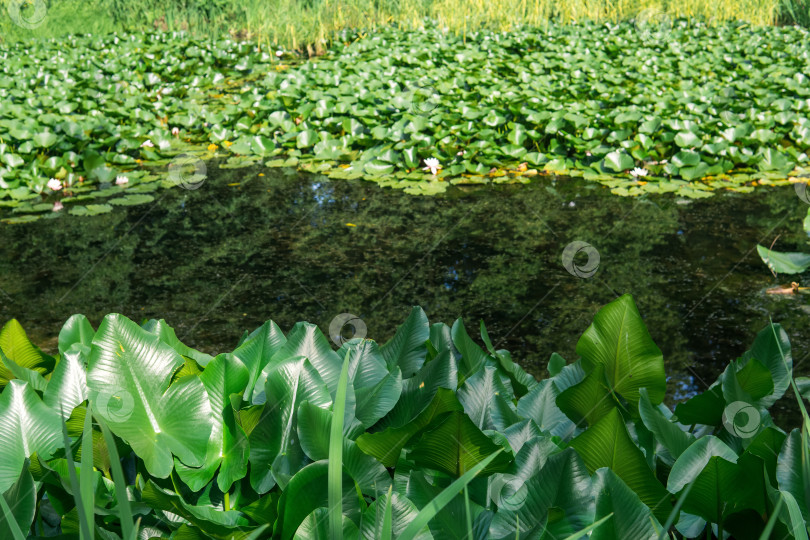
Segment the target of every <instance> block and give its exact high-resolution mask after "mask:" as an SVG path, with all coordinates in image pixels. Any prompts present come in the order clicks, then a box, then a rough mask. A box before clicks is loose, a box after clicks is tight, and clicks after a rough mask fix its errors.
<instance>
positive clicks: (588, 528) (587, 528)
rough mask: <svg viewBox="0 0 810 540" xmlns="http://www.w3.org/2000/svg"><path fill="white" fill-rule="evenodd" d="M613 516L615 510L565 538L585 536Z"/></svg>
mask: <svg viewBox="0 0 810 540" xmlns="http://www.w3.org/2000/svg"><path fill="white" fill-rule="evenodd" d="M612 517H613V512H611V513H609V514H608V515H606V516H605V517H603V518H602V519H600V520H599V521H596V522H594V523H591V524H590V525H588V526H587V527H585V528H584V529H582V530H581V531H579V532H576V533H574V534H572V535H571V536H569V537H567V538H565V540H577V539H578V538H582V537H583V536H585V535H586V534H588V533H589V532H591V531H592V530H594V529H595V528H597V527H598V526H599V525H601V524H602V523H604V522H606V521H607V520H609V519H610V518H612Z"/></svg>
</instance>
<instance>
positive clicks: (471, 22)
mask: <svg viewBox="0 0 810 540" xmlns="http://www.w3.org/2000/svg"><path fill="white" fill-rule="evenodd" d="M0 1H2V3H4V4H5V5H6V6H7V7H8V6H11V8H12V9H11V10H10V11H12V12H14V13H17V12H20V13H22V16H23V17H26V14H27V16H29V17H30V16H34V17H35V18H36V28H25V27H21V26H19V25H15V24H13V22H12V20H11V19H12V17H11V16H10V15H9V13H3V16H2V17H0V36H3V38H4V39H6V40H17V39H25V38H27V37H30V36H39V37H53V36H58V35H64V34H69V33H76V32H80V33H86V32H93V33H99V32H108V31H112V30H118V31H140V30H148V29H158V30H168V31H175V30H182V31H190V32H192V33H194V34H197V35H208V36H210V35H222V34H223V33H230V34H232V35H236V36H239V37H249V38H252V39H256V40H258V41H261V42H264V43H267V44H272V45H279V46H284V47H288V48H296V49H298V48H300V49H305V50H306V49H308V50H309V52H316V51H323V50H324V49H325V48H326V46H327V45H328V43H329V42H331V41H332V40H333V39H334V37H335V35H336V32H339V31H340V30H343V29H346V28H361V29H371V28H375V27H379V26H381V25H388V24H392V23H393V24H394V25H396V26H399V27H402V28H406V29H415V28H422V27H423V26H424V25H425V20H426V19H428V20H431V21H434V23H435V24H436V25H437V26H438V27H440V28H447V29H448V30H449V31H451V32H453V33H457V34H465V33H467V32H470V31H474V30H477V29H481V28H487V29H490V30H497V31H502V30H512V29H515V28H518V27H521V26H526V25H528V26H543V25H546V24H547V23H549V22H556V23H570V22H583V21H592V22H605V21H610V22H614V23H615V22H618V21H622V20H630V19H633V20H635V21H637V23H640V24H646V23H648V22H651V23H661V24H664V25H669V24H671V21H672V20H673V19H676V18H682V17H683V18H697V19H701V20H704V21H707V22H711V23H721V22H725V21H743V22H747V23H751V24H755V25H770V24H794V23H795V24H800V25H807V24H808V22H810V2H808V0H486V1H484V0H341V1H335V0H244V1H242V2H230V1H225V0H110V1H104V2H102V1H101V0H90V1H80V0H0ZM43 8H44V11H45V13H46V16H45V17H44V18H40V17H39V16H38V15H33V14H36V13H41V10H43ZM38 10H40V11H38ZM434 23H430V24H434ZM23 26H34V25H23Z"/></svg>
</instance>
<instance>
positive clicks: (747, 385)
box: [727, 358, 774, 401]
mask: <svg viewBox="0 0 810 540" xmlns="http://www.w3.org/2000/svg"><path fill="white" fill-rule="evenodd" d="M742 363H743V362H742V361H740V362H734V363H733V364H734V365H735V367H736V365H737V364H742ZM732 373H733V372H732ZM734 375H735V376H736V378H737V383H738V384H739V385H740V388H742V390H744V391H745V392H746V393H747V394H748V395H750V396H751V398H752V399H754V400H759V399H762V398H763V397H765V396H768V395H770V394H772V393H773V390H774V387H773V378H772V377H771V372H770V371H769V370H768V368H767V367H765V366H763V365H762V362H760V361H759V360H757V359H756V358H751V359H749V360H748V362H745V365H744V366H743V367H742V368H741V369H739V370H738V371H737V373H735V374H734ZM727 401H728V400H727ZM732 401H733V400H732Z"/></svg>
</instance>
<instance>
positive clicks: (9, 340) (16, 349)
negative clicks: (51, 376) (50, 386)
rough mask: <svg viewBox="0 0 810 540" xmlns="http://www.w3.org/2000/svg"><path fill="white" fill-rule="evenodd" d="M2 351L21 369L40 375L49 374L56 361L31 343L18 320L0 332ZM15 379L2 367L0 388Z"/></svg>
mask: <svg viewBox="0 0 810 540" xmlns="http://www.w3.org/2000/svg"><path fill="white" fill-rule="evenodd" d="M0 351H3V354H4V355H5V356H6V357H7V358H9V359H10V360H11V361H12V362H14V363H15V364H17V365H18V366H20V367H21V368H25V369H30V370H33V371H36V372H37V373H39V374H40V375H45V374H47V373H49V372H50V371H51V370H52V369H53V367H54V359H53V358H51V357H50V356H48V355H47V354H45V353H43V352H42V351H40V350H39V347H37V346H36V345H34V344H33V343H31V341H29V339H28V336H27V335H26V334H25V330H23V328H22V326H21V325H20V323H19V322H17V319H11V320H10V321H8V322H7V323H6V324H5V326H3V329H2V330H0ZM13 378H15V376H14V374H13V373H12V372H11V370H10V369H9V368H8V367H7V366H5V365H0V388H2V387H3V386H5V385H6V384H8V381H9V380H10V379H13Z"/></svg>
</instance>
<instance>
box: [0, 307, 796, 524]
mask: <svg viewBox="0 0 810 540" xmlns="http://www.w3.org/2000/svg"><path fill="white" fill-rule="evenodd" d="M481 341H482V342H483V343H484V346H485V347H484V348H481V347H480V346H479V345H478V344H477V343H475V342H474V341H473V340H472V339H471V337H470V336H469V334H468V333H467V330H466V328H465V326H464V324H463V322H462V321H461V320H458V321H456V322H455V323H454V324H453V325H452V327H451V326H447V325H444V324H442V323H437V324H433V325H430V324H429V323H428V320H427V318H426V316H425V314H424V312H423V311H422V310H421V309H420V308H414V309H413V311H412V312H411V313H410V315H409V316H408V318H407V320H406V321H405V322H404V323H403V324H402V325H401V326H400V327H399V328H398V330H397V332H396V334H395V336H394V337H393V338H392V339H391V340H390V341H388V342H387V343H385V344H383V345H378V344H377V343H376V342H374V341H372V340H368V339H356V338H355V339H350V340H348V341H345V342H342V340H338V343H340V347H339V348H338V350H337V351H335V350H334V349H333V348H332V347H331V346H330V343H329V341H328V340H327V339H326V337H325V336H324V335H323V334H322V333H321V332H320V330H318V328H317V327H316V326H314V325H312V324H309V323H297V324H296V325H295V326H293V328H292V329H291V330H290V331H289V332H288V333H287V334H286V335H285V334H283V333H282V332H281V330H280V329H279V328H278V326H276V325H275V324H274V323H273V322H272V321H268V322H267V323H265V324H264V325H262V326H261V327H259V328H258V329H256V330H254V331H253V332H252V333H249V334H248V333H246V334H245V336H243V337H242V339H241V340H240V342H239V344H238V346H237V347H236V348H235V349H234V350H233V351H231V352H227V353H222V354H218V355H216V356H213V357H212V356H210V355H208V354H204V353H201V352H199V351H197V350H194V349H192V348H190V347H188V346H186V345H184V344H183V343H182V342H180V340H179V339H178V338H177V336H176V335H175V333H174V331H173V330H172V328H171V327H169V326H168V325H167V324H166V323H165V321H162V320H160V321H158V320H151V321H147V322H146V323H144V324H143V325H141V326H139V325H137V324H135V323H134V322H132V321H130V320H129V319H127V318H125V317H123V316H121V315H116V314H113V315H108V316H107V317H105V318H104V320H103V321H102V322H101V325H100V326H99V328H98V329H97V330H94V329H93V328H92V326H91V325H90V323H89V321H87V319H86V318H84V317H83V316H81V315H75V316H73V317H71V319H69V320H68V321H67V323H66V324H65V326H64V328H63V329H62V331H61V332H60V334H59V341H58V349H59V354H58V355H57V356H56V357H52V356H50V355H47V354H45V353H43V352H42V351H41V350H39V349H38V348H37V347H36V346H34V345H33V344H31V343H30V342H29V340H28V338H27V337H26V335H25V333H24V331H23V330H22V327H21V326H20V325H19V323H17V322H16V321H14V320H12V321H10V322H9V323H7V324H6V325H5V326H4V327H3V329H2V331H0V351H1V354H0V360H1V361H2V366H0V385H2V386H3V390H2V394H0V435H2V437H0V493H3V496H2V501H0V502H2V504H0V507H2V508H0V510H2V512H0V515H3V516H5V520H4V521H0V530H3V531H5V534H4V535H3V537H4V538H5V537H9V538H11V537H13V538H20V537H25V535H26V534H28V535H29V537H35V536H53V535H56V534H58V533H59V532H61V533H67V534H73V535H77V536H79V537H81V538H83V539H84V538H93V537H94V536H98V537H100V538H126V539H129V538H133V535H134V534H136V531H137V529H138V528H140V529H141V530H142V534H147V535H148V536H149V537H159V538H223V539H226V538H227V539H230V538H282V539H289V538H330V539H335V538H358V537H362V538H399V539H412V538H461V537H464V536H465V535H467V537H472V538H516V537H518V538H541V537H542V538H545V537H548V538H555V537H556V538H571V539H573V538H578V537H581V536H582V535H584V534H590V535H591V538H653V537H660V538H663V537H666V536H667V535H669V534H670V533H674V532H675V531H676V530H677V531H678V533H679V534H681V535H683V536H684V537H687V538H694V537H698V536H701V537H702V536H706V537H709V536H711V534H712V533H711V531H712V530H714V531H715V534H716V535H717V536H718V537H723V533H724V532H730V533H731V534H732V535H733V536H734V537H735V538H756V539H759V538H767V537H769V535H775V537H779V538H795V539H806V538H807V526H808V523H810V519H809V518H810V516H808V500H810V493H808V491H810V489H809V488H810V482H808V479H810V465H808V463H809V462H810V461H809V460H808V456H810V445H809V444H808V433H810V420H809V419H808V416H807V412H806V410H805V407H804V404H803V403H802V402H801V399H802V397H801V394H802V393H804V394H805V395H804V397H805V398H806V397H808V396H807V393H808V390H807V387H808V381H807V380H806V379H797V380H794V379H793V375H792V370H793V365H792V358H791V355H790V344H789V342H788V340H787V336H786V335H785V332H784V331H783V330H782V329H781V327H780V326H779V325H775V324H770V325H768V326H767V327H766V328H765V329H764V330H763V331H761V332H760V333H759V334H758V335H757V337H756V339H755V340H754V344H753V346H752V348H751V349H750V350H749V351H748V352H746V353H744V354H743V355H742V357H740V358H739V359H737V360H733V361H731V362H730V363H729V366H728V368H727V369H726V371H725V372H724V373H723V374H722V375H720V377H719V378H718V379H717V381H716V382H715V383H714V384H713V385H712V386H711V387H709V388H708V389H706V390H705V391H704V392H703V393H701V394H698V395H696V396H694V397H692V398H691V399H689V400H688V401H686V402H684V403H681V404H679V405H678V406H677V407H676V408H675V410H674V412H673V411H672V410H670V409H669V408H668V407H666V406H665V405H663V404H662V400H663V399H664V393H665V389H666V380H665V374H664V364H663V358H662V356H661V352H660V350H659V349H658V348H657V347H656V345H655V343H653V341H652V339H651V337H650V335H649V334H648V332H647V330H646V328H645V327H644V324H643V322H642V319H641V316H640V314H639V313H638V310H637V309H636V306H635V304H634V302H633V300H632V298H631V297H630V296H627V295H625V296H622V297H620V298H618V299H617V300H615V301H614V302H612V303H611V304H609V305H607V306H605V307H604V308H602V309H601V310H600V311H599V312H598V313H597V314H596V316H595V318H594V321H593V324H591V325H590V327H588V329H587V330H586V331H585V333H584V334H583V335H582V337H581V338H580V340H579V342H578V344H577V353H578V354H579V355H580V359H578V360H577V361H575V362H572V363H568V362H566V361H565V360H564V359H563V358H562V357H560V356H559V355H557V354H553V355H552V356H551V359H550V361H549V364H548V371H549V375H550V376H549V378H547V379H545V380H542V381H538V380H535V379H534V378H533V377H531V376H530V375H528V374H527V373H525V372H524V371H523V370H522V369H521V368H520V367H519V366H518V365H517V364H516V363H515V362H514V361H513V360H512V359H511V356H510V355H509V353H508V352H507V351H505V350H496V349H495V348H494V347H493V346H492V342H491V340H490V338H489V336H488V334H487V331H486V329H485V327H484V325H483V323H482V324H481ZM789 387H792V388H793V391H794V392H795V393H796V398H797V399H798V400H799V402H800V405H799V406H800V410H801V412H802V415H803V418H804V425H803V426H802V427H801V428H799V429H794V430H792V431H790V432H785V431H783V430H781V429H780V428H778V427H777V426H775V425H774V424H773V422H772V420H771V418H770V415H769V414H768V408H769V407H770V406H771V405H773V404H774V402H776V400H778V399H780V398H781V397H782V396H783V395H784V394H785V392H786V390H787V389H788V388H789ZM119 456H120V457H121V458H123V459H122V460H121V465H123V469H121V468H120V465H119V459H118V458H119ZM76 464H78V467H79V469H80V473H81V474H79V475H77V474H76V470H75V469H76ZM125 473H126V474H125ZM136 516H137V517H138V519H140V523H139V525H138V526H134V524H133V519H134V518H135V517H136ZM712 528H713V529H712ZM29 531H30V532H29Z"/></svg>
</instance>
